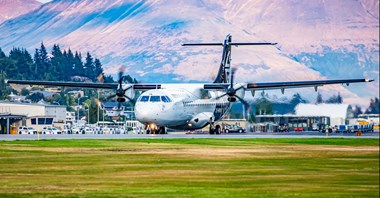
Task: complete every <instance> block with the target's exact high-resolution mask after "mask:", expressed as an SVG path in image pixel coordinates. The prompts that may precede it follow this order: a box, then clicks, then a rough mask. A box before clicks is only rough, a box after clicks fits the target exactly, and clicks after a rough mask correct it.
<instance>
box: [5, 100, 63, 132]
mask: <svg viewBox="0 0 380 198" xmlns="http://www.w3.org/2000/svg"><path fill="white" fill-rule="evenodd" d="M0 113H9V114H16V115H25V116H26V120H24V121H23V122H22V125H26V126H28V127H33V128H35V129H37V130H38V129H42V128H43V127H45V126H55V127H59V128H63V125H64V124H65V123H66V106H61V105H48V104H32V103H12V102H3V101H0Z"/></svg>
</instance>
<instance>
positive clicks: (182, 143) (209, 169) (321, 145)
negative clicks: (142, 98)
mask: <svg viewBox="0 0 380 198" xmlns="http://www.w3.org/2000/svg"><path fill="white" fill-rule="evenodd" d="M0 167H1V169H0V197H25V196H28V197H30V196H31V197H41V196H43V197H46V196H48V197H324V198H328V197H379V140H378V139H128V140H45V141H0Z"/></svg>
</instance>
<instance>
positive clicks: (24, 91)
mask: <svg viewBox="0 0 380 198" xmlns="http://www.w3.org/2000/svg"><path fill="white" fill-rule="evenodd" d="M29 93H30V91H29V90H28V89H26V88H22V89H21V95H22V96H27V95H29Z"/></svg>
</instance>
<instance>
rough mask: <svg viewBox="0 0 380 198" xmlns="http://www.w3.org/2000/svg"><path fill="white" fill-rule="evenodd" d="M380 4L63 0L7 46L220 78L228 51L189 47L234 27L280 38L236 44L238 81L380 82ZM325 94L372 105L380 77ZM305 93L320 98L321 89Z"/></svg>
mask: <svg viewBox="0 0 380 198" xmlns="http://www.w3.org/2000/svg"><path fill="white" fill-rule="evenodd" d="M378 8H379V2H378V1H375V0H372V1H371V0H361V1H354V0H345V1H322V0H318V1H313V2H310V1H300V2H298V1H276V0H268V1H231V0H222V1H215V0H197V1H185V0H182V1H181V0H180V1H178V0H167V1H158V0H146V1H129V0H112V1H111V0H104V1H96V3H94V1H90V0H75V1H74V0H71V1H59V0H57V1H54V2H50V3H47V4H44V5H42V6H41V7H40V8H39V9H37V10H35V11H33V12H31V13H29V14H27V15H24V16H20V17H18V18H15V19H12V20H8V21H6V22H4V23H3V24H1V25H0V32H3V33H2V34H1V35H0V47H1V48H3V50H4V51H8V50H10V49H11V48H12V47H13V46H19V47H26V48H28V49H31V50H33V49H34V48H36V47H38V46H39V45H40V42H41V41H44V43H45V44H46V45H47V46H49V45H52V44H54V43H59V44H60V45H61V46H63V47H64V48H66V49H67V48H71V49H74V50H79V51H90V52H91V53H92V54H94V55H95V56H97V57H100V59H101V61H102V63H104V65H105V72H106V73H109V74H115V73H117V71H118V68H119V66H120V65H124V66H125V67H126V68H127V71H126V72H127V73H129V74H131V75H132V76H135V77H136V78H138V79H139V80H140V81H142V82H194V81H197V82H198V81H211V80H212V78H213V76H214V75H215V73H216V69H217V67H218V64H219V61H220V54H221V48H209V47H181V43H184V42H221V41H222V40H223V39H224V37H225V35H226V34H227V33H231V34H232V35H233V40H234V41H236V42H244V41H251V42H255V41H258V42H260V41H275V42H278V43H279V44H278V45H277V46H276V47H264V46H262V47H248V46H246V47H243V46H241V47H239V48H234V49H233V50H232V58H233V62H232V64H233V66H235V67H237V68H238V72H237V80H238V81H254V82H257V81H265V82H268V81H290V80H314V79H325V78H328V79H337V78H339V79H340V78H362V77H369V78H375V79H376V81H377V82H378V80H379V78H378V74H379V67H378V64H379V55H378V53H379V39H378V35H379V25H378V24H379V14H378V10H379V9H378ZM200 71H201V72H200ZM321 90H322V91H323V92H325V93H326V95H329V94H330V95H332V94H336V93H337V92H340V93H341V94H342V96H343V97H344V98H346V100H345V101H346V102H353V103H367V101H368V98H369V97H373V96H377V95H378V93H379V87H378V83H372V84H366V85H353V86H350V87H349V88H348V89H347V88H343V87H342V86H338V85H337V86H327V87H323V88H321ZM294 91H300V90H294ZM292 92H293V91H287V93H288V94H292ZM302 92H303V94H305V95H308V96H309V98H315V95H316V94H314V93H313V89H302ZM278 93H280V92H279V91H278ZM359 96H361V98H360V99H359Z"/></svg>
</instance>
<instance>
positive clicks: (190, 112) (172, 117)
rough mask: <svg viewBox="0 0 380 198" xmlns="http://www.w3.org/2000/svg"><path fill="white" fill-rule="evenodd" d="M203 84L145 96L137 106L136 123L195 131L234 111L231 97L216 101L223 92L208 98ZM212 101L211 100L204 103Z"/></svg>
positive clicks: (171, 87) (169, 87)
mask: <svg viewBox="0 0 380 198" xmlns="http://www.w3.org/2000/svg"><path fill="white" fill-rule="evenodd" d="M202 88H203V84H165V85H163V86H162V87H161V89H154V90H149V91H146V92H144V93H143V94H141V95H140V97H139V98H138V99H137V102H136V105H135V115H136V119H137V120H138V121H140V122H141V123H143V124H146V125H149V124H154V125H156V126H163V127H168V128H172V129H182V130H194V129H200V128H203V127H205V126H206V125H207V124H209V123H210V122H213V121H215V120H219V119H220V118H221V117H222V116H223V115H224V114H225V113H226V112H227V111H228V110H229V107H230V103H229V102H228V100H227V97H221V98H219V99H213V98H215V97H217V96H218V95H222V94H223V93H222V92H219V91H213V92H210V93H208V94H207V95H208V96H207V95H205V94H204V93H203V94H202V92H201V90H202ZM202 97H208V98H210V97H211V99H202Z"/></svg>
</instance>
